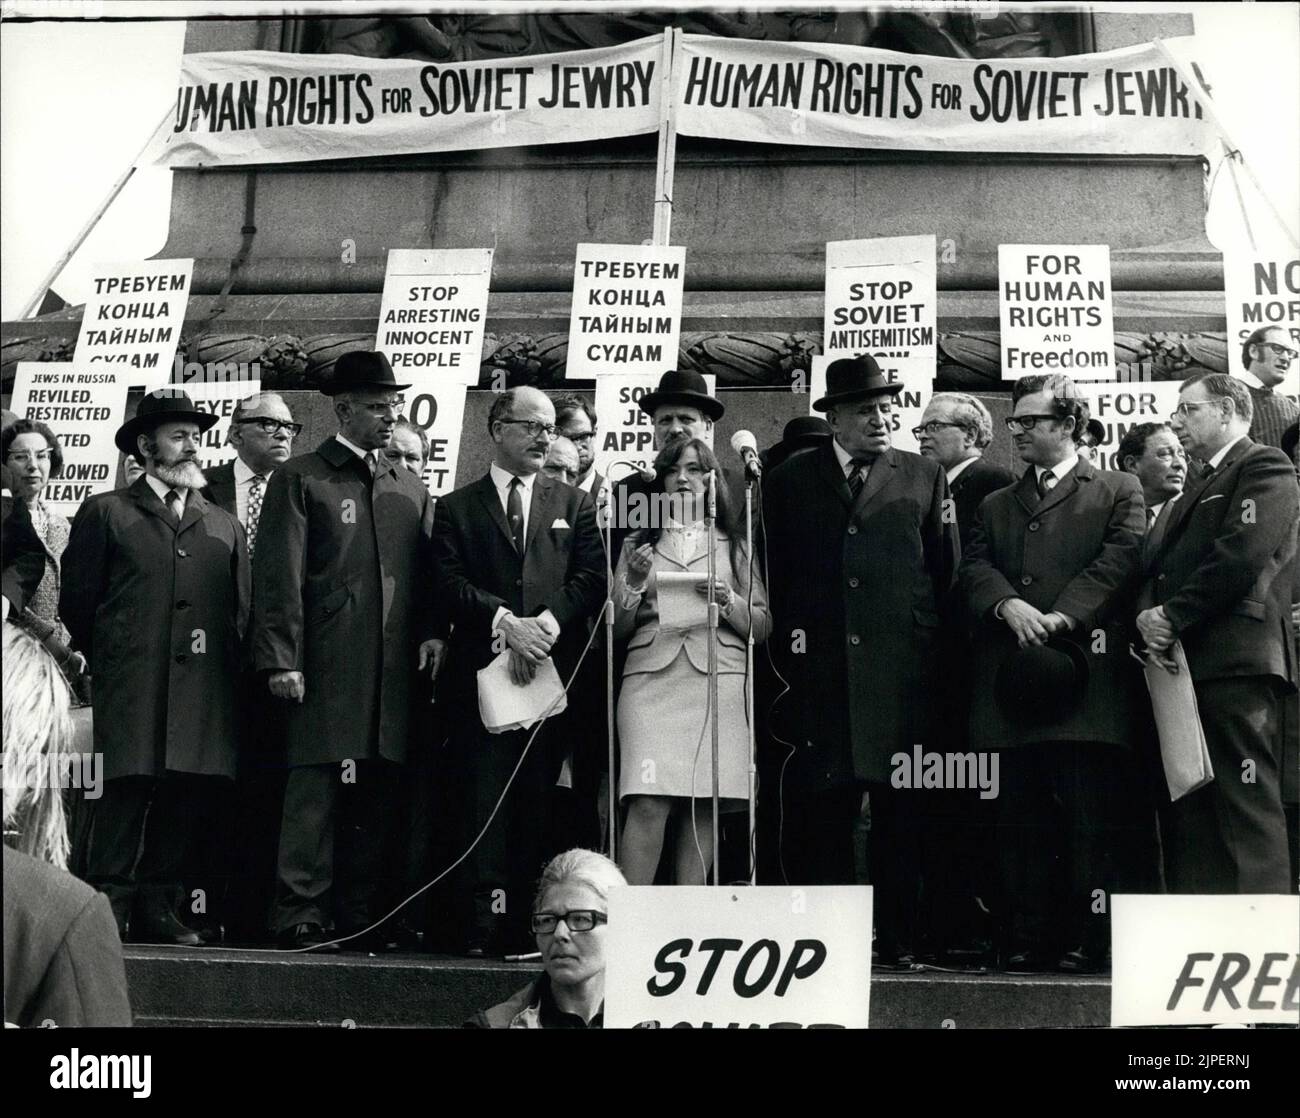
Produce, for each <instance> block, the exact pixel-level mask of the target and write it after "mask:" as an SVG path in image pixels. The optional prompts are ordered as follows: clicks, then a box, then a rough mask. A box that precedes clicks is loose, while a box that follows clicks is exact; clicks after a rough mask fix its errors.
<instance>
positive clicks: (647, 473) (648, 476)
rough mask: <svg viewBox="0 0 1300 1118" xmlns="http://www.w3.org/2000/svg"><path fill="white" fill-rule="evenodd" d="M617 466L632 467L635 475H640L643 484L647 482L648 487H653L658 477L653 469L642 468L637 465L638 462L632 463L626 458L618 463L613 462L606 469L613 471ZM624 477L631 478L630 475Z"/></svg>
mask: <svg viewBox="0 0 1300 1118" xmlns="http://www.w3.org/2000/svg"><path fill="white" fill-rule="evenodd" d="M615 466H631V467H632V472H633V473H637V474H640V475H641V480H642V481H643V482H645V483H646V485H653V484H654V480H655V476H656V475H655V472H654V470H651V469H649V468H648V467H646V466H642V465H640V464H639V463H637V462H630V461H628V460H627V459H626V458H620V459H619V460H618V461H617V462H611V463H610V464H609V465H608V466H607V467H606V469H607V470H612V469H613V468H614V467H615ZM607 476H608V475H607ZM624 476H625V477H630V476H631V475H630V474H625V475H624Z"/></svg>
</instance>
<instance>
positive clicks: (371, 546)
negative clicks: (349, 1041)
mask: <svg viewBox="0 0 1300 1118" xmlns="http://www.w3.org/2000/svg"><path fill="white" fill-rule="evenodd" d="M407 387H408V386H407V385H404V384H397V383H395V381H394V377H393V370H392V367H391V366H390V365H389V363H388V359H387V358H386V357H385V356H384V355H383V354H381V353H367V352H352V353H345V354H344V355H343V356H342V357H340V358H339V359H338V362H337V363H336V365H335V369H334V376H333V379H332V380H331V381H330V382H329V383H328V384H326V385H325V386H324V387H323V388H322V391H323V392H324V393H325V394H326V395H327V396H331V397H333V399H334V413H335V415H336V416H337V418H338V423H339V433H338V434H337V435H335V436H333V437H332V438H328V439H326V440H325V441H324V442H323V443H321V445H320V446H319V447H318V448H317V449H316V450H315V451H313V452H312V453H310V454H303V455H300V456H298V457H294V458H290V459H289V461H287V462H286V463H285V464H284V465H283V466H281V467H280V468H279V469H277V470H276V471H275V473H274V474H272V475H271V481H270V484H269V485H268V486H267V488H266V498H265V502H264V504H263V507H262V515H261V519H260V521H259V524H258V536H257V551H256V560H255V562H254V565H253V566H254V570H253V581H254V590H255V593H254V610H253V667H254V669H255V670H256V671H258V672H259V673H262V674H263V675H264V676H265V679H266V685H267V687H268V688H269V690H270V693H271V694H272V695H274V696H275V697H276V698H277V699H279V700H281V701H283V703H284V704H285V708H286V711H285V749H286V758H287V761H288V765H289V775H288V780H287V782H286V786H285V796H284V810H283V814H282V817H281V826H280V851H279V858H278V867H277V876H278V879H279V884H278V887H277V900H276V905H275V913H274V916H273V919H272V930H273V931H274V932H275V933H276V935H277V937H278V938H279V939H280V941H281V943H282V944H284V945H285V946H288V947H312V946H317V945H320V944H322V943H327V942H329V941H330V940H331V939H332V938H334V935H331V931H332V932H333V933H334V934H335V935H337V936H348V935H354V934H356V933H359V932H362V931H364V930H365V929H366V928H367V927H368V926H369V925H370V924H371V923H372V922H373V921H374V920H375V919H377V918H378V917H380V916H382V915H383V914H384V912H386V911H387V909H386V908H384V907H383V906H384V905H385V903H386V902H387V901H388V900H389V898H388V897H386V896H384V895H383V889H382V888H381V886H382V883H383V882H384V881H385V880H387V879H391V878H392V877H394V876H396V871H395V868H394V867H395V866H396V865H397V864H398V859H397V857H396V855H395V853H394V852H393V850H392V846H393V839H394V836H393V834H392V830H393V828H392V820H393V819H394V818H395V817H396V814H397V813H396V811H395V805H396V804H397V803H398V802H399V785H398V780H399V776H400V773H401V766H402V765H403V764H404V763H405V762H406V759H407V750H408V740H407V739H408V733H409V728H410V726H411V717H410V715H411V711H410V705H411V698H412V693H413V687H412V685H413V683H414V681H415V678H416V673H417V671H424V670H426V669H427V668H430V667H431V665H432V662H433V650H434V641H433V635H434V632H433V626H434V617H433V563H432V551H431V538H432V531H433V505H432V502H431V500H430V497H429V493H428V491H427V490H426V489H425V487H424V486H423V485H422V484H421V483H420V480H419V478H417V477H416V476H415V475H414V474H413V473H412V472H411V471H410V470H407V469H403V468H399V467H397V466H394V465H393V463H392V462H391V461H390V460H389V459H388V458H387V457H385V456H384V455H383V454H382V453H380V452H381V451H382V450H383V449H384V448H385V447H387V446H388V444H389V442H390V440H391V439H392V435H393V428H394V426H395V424H396V423H397V419H398V416H399V415H401V413H402V402H403V401H402V397H401V396H400V395H399V393H400V392H401V391H402V390H403V389H404V388H407ZM420 745H425V746H426V747H427V743H418V744H417V746H416V747H417V748H418V747H419V746H420ZM381 942H382V940H381V930H379V929H377V930H376V931H375V932H374V933H373V934H372V935H370V936H367V937H364V938H362V939H360V940H357V941H353V942H350V943H349V944H348V947H349V948H362V949H364V948H366V947H369V946H373V945H376V944H379V943H381Z"/></svg>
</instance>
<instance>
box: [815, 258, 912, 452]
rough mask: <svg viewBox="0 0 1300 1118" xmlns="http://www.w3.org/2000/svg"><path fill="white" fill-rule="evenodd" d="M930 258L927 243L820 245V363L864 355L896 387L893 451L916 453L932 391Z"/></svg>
mask: <svg viewBox="0 0 1300 1118" xmlns="http://www.w3.org/2000/svg"><path fill="white" fill-rule="evenodd" d="M935 251H936V245H935V238H934V236H933V235H930V236H924V237H874V238H872V239H870V240H861V241H828V242H827V244H826V314H825V327H824V334H823V336H824V338H825V344H824V346H823V352H824V354H825V357H826V360H827V361H834V360H835V359H837V358H840V357H856V356H858V355H860V354H870V355H871V356H872V357H874V358H875V359H876V363H877V364H878V365H879V366H880V370H881V372H883V373H884V374H885V376H886V377H888V378H889V380H890V381H892V382H894V383H901V384H902V385H903V391H902V392H900V393H899V394H898V396H897V397H896V398H895V400H894V405H893V415H892V419H893V421H894V422H893V434H892V439H893V444H894V446H896V447H898V448H899V449H900V450H912V451H914V450H916V449H917V442H916V439H914V438H913V437H912V431H911V429H912V428H913V427H915V426H916V425H917V423H918V422H919V421H920V419H921V413H922V412H923V411H924V410H925V403H926V401H927V400H928V399H929V398H930V393H931V390H932V388H933V385H934V374H935V366H936V346H935V322H936V318H937V303H938V297H937V293H936V286H937V285H936V278H935ZM824 365H825V363H823V368H824ZM823 383H824V381H823ZM818 398H819V397H818V396H813V397H811V398H810V401H809V402H810V403H811V400H815V399H818Z"/></svg>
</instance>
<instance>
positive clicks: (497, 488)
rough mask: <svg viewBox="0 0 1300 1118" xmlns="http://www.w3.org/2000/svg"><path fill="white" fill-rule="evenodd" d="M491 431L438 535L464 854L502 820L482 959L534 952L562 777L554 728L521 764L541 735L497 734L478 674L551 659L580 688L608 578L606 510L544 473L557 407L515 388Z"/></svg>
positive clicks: (449, 502) (524, 673)
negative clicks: (488, 448) (480, 460)
mask: <svg viewBox="0 0 1300 1118" xmlns="http://www.w3.org/2000/svg"><path fill="white" fill-rule="evenodd" d="M487 427H488V434H489V437H490V438H491V440H492V452H493V456H492V464H491V467H490V468H489V470H488V472H487V474H486V475H484V476H483V477H481V478H479V479H478V480H477V481H474V482H471V483H470V484H469V485H466V486H463V487H462V488H460V489H457V490H455V491H454V492H452V493H449V494H447V495H446V496H445V497H442V498H441V499H440V500H439V501H438V504H437V507H436V509H435V511H434V532H433V543H434V555H435V560H436V564H437V582H436V597H437V599H438V605H439V614H440V617H441V619H442V623H443V624H444V626H445V625H451V626H454V628H453V629H452V632H451V637H450V641H449V648H448V654H447V666H446V667H445V668H444V669H443V670H442V672H441V673H440V674H439V676H438V705H439V707H440V708H441V709H444V710H446V711H447V712H448V714H447V719H448V725H449V726H450V727H451V737H450V740H449V743H448V748H447V750H446V751H445V756H446V758H447V762H448V764H447V771H446V774H445V777H444V779H445V791H446V793H447V795H448V807H449V809H450V811H451V812H453V813H454V814H455V816H456V818H455V819H454V821H453V822H452V828H453V832H454V834H455V838H456V846H457V849H458V850H465V849H468V848H469V847H470V846H471V845H472V844H474V843H475V840H476V837H477V836H478V835H479V832H480V831H482V830H483V828H484V827H485V826H487V825H488V822H489V819H490V818H491V820H492V821H491V825H490V826H489V827H488V829H487V831H486V833H484V834H483V835H482V837H481V839H478V841H477V844H476V845H473V852H472V853H471V854H470V856H469V858H468V859H467V860H466V863H465V866H464V870H463V871H462V875H461V879H460V887H459V889H458V891H457V895H458V899H460V900H462V901H463V902H465V908H464V909H463V910H462V911H461V912H460V913H459V917H460V920H461V922H462V925H463V927H464V928H465V939H466V950H467V952H468V953H470V954H474V955H485V954H489V953H492V954H498V953H506V952H509V951H511V950H514V949H521V950H531V938H530V936H529V930H528V923H527V918H528V914H529V913H528V899H529V891H530V887H531V883H532V881H533V880H534V879H535V878H536V875H537V871H538V867H539V866H541V865H542V863H543V860H544V859H545V857H546V856H547V855H549V854H552V853H554V848H555V843H554V839H553V826H552V811H553V790H554V787H555V782H556V778H557V777H558V776H559V769H560V758H559V757H558V756H557V755H556V754H557V750H556V748H555V746H556V740H555V739H556V735H555V734H553V733H552V732H551V731H552V730H553V729H554V727H552V726H550V725H548V724H543V725H542V729H541V730H540V732H539V733H538V734H537V736H536V738H535V739H534V740H533V741H532V745H531V746H530V747H529V748H528V753H527V758H526V760H524V762H523V763H522V765H520V756H521V754H522V753H523V751H524V748H525V746H526V745H527V744H528V742H529V738H530V736H531V734H532V730H531V729H528V730H512V731H506V732H504V733H499V734H494V733H489V732H488V731H487V730H486V729H485V728H484V726H483V722H482V719H481V717H480V714H479V701H478V688H477V673H478V671H480V670H481V669H483V668H485V667H487V666H488V665H489V664H490V663H491V662H492V661H493V660H495V659H496V658H497V656H498V655H500V654H501V653H507V654H508V661H509V674H510V679H511V680H512V682H513V684H514V685H515V686H520V687H522V686H525V685H527V684H528V683H530V682H531V681H532V680H533V678H534V677H535V676H536V674H537V670H538V668H539V666H541V665H542V664H544V663H545V662H546V661H547V660H553V661H554V664H555V667H556V668H557V669H558V671H559V675H560V679H561V680H562V681H563V682H564V683H566V684H567V683H568V681H569V677H570V676H571V675H572V673H573V671H574V668H575V667H576V665H577V662H578V657H579V655H580V654H581V652H582V650H583V646H584V645H585V644H586V643H587V625H586V619H587V618H588V617H590V616H591V615H592V614H594V613H595V612H596V610H597V609H599V608H600V603H601V600H602V598H603V597H604V581H605V580H604V568H605V563H604V558H603V555H602V551H601V543H600V535H599V533H598V532H597V530H596V506H595V502H594V501H593V500H592V499H591V497H590V496H589V495H588V494H586V493H584V492H582V491H581V490H579V489H575V488H574V487H572V486H569V485H564V484H561V483H559V482H556V481H553V480H551V479H550V478H547V477H545V476H543V475H542V474H541V473H540V471H541V469H542V466H543V464H544V463H545V462H546V457H547V454H548V452H549V450H550V446H551V442H552V441H553V440H554V438H555V437H556V434H557V429H556V426H555V408H554V406H553V405H552V404H551V401H550V400H549V399H548V398H547V397H546V395H545V394H544V393H542V392H539V391H538V390H537V389H535V388H526V387H521V388H512V389H510V390H508V391H506V392H503V393H501V394H499V395H498V396H496V397H495V399H494V400H493V402H492V408H491V411H490V412H489V413H488V422H487ZM516 767H518V771H517V772H516ZM512 774H513V775H512ZM507 784H509V787H510V791H509V795H508V797H507V798H506V799H505V800H504V801H503V802H501V803H500V805H499V809H498V801H500V800H501V797H502V795H503V793H505V791H506V787H507ZM494 811H495V817H493V813H494Z"/></svg>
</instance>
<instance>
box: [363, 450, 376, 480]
mask: <svg viewBox="0 0 1300 1118" xmlns="http://www.w3.org/2000/svg"><path fill="white" fill-rule="evenodd" d="M366 468H367V469H368V470H369V471H370V476H371V477H374V476H375V474H376V473H378V472H379V460H378V456H377V455H376V454H375V452H374V451H373V450H368V451H366Z"/></svg>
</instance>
